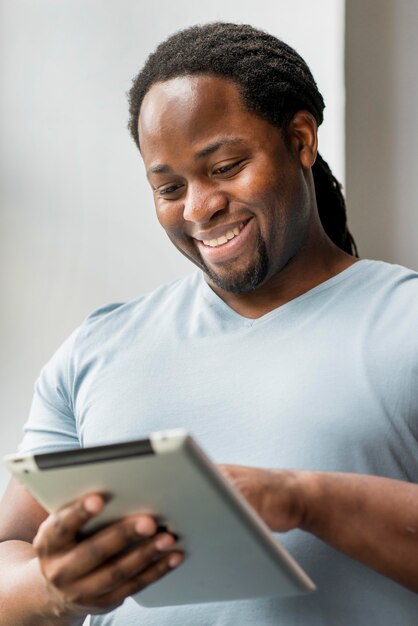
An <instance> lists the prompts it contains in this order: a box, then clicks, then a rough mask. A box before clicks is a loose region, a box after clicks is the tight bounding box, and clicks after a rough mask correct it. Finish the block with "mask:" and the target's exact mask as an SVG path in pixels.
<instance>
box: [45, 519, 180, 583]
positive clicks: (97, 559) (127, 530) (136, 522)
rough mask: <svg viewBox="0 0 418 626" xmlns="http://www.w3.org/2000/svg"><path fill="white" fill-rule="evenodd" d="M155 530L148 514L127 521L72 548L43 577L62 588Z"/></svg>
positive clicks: (50, 566) (155, 525) (47, 569)
mask: <svg viewBox="0 0 418 626" xmlns="http://www.w3.org/2000/svg"><path fill="white" fill-rule="evenodd" d="M156 530H157V524H156V522H155V520H154V519H153V518H152V517H150V516H149V515H147V516H145V515H142V516H141V517H137V518H126V519H124V520H122V521H120V522H118V523H116V524H112V525H111V526H108V527H107V528H104V529H103V530H100V531H98V532H97V533H96V534H94V535H92V536H90V537H88V538H87V539H84V540H83V541H81V542H80V543H78V544H77V545H75V546H74V547H73V548H72V549H71V550H70V551H69V552H68V553H67V554H65V555H63V556H62V557H61V558H59V559H56V560H55V561H54V563H50V564H49V565H48V566H47V567H46V571H45V575H46V576H47V578H48V579H49V580H50V581H51V582H52V583H53V584H54V585H56V586H58V587H60V586H63V585H65V584H66V583H68V582H70V581H74V580H77V579H78V578H82V577H83V576H85V575H88V574H90V572H92V571H93V570H95V569H97V568H98V567H100V566H101V565H103V564H104V563H105V562H106V561H108V560H109V559H111V558H113V557H115V556H116V555H117V554H118V553H120V552H121V551H122V550H125V549H126V548H127V547H129V546H131V545H132V544H133V543H137V542H138V541H140V540H141V539H144V537H149V536H151V535H154V533H155V532H156ZM172 543H173V544H174V539H173V542H172ZM141 546H142V544H141Z"/></svg>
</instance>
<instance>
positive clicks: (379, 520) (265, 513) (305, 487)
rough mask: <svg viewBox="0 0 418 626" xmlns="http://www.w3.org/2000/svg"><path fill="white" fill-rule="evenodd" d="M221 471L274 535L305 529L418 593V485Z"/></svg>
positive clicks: (332, 476)
mask: <svg viewBox="0 0 418 626" xmlns="http://www.w3.org/2000/svg"><path fill="white" fill-rule="evenodd" d="M220 468H221V470H222V471H223V472H224V474H226V476H227V477H228V478H229V479H230V480H231V481H232V482H233V483H234V484H235V486H236V487H238V489H239V490H240V491H241V492H242V493H243V495H244V496H245V497H246V498H247V499H248V500H249V502H250V504H252V505H253V506H254V508H255V509H256V510H257V512H258V513H259V514H260V515H261V517H262V518H263V519H264V521H265V522H266V523H267V524H268V526H269V527H270V528H271V529H272V530H274V531H278V532H285V531H287V530H290V529H292V528H301V529H302V530H306V531H308V532H310V533H312V534H314V535H316V536H317V537H319V538H320V539H322V540H323V541H325V542H326V543H328V544H329V545H331V546H332V547H334V548H336V549H337V550H340V551H341V552H344V553H345V554H347V555H348V556H350V557H352V558H353V559H356V560H358V561H360V562H362V563H364V564H365V565H367V566H369V567H371V568H373V569H375V570H376V571H378V572H380V573H381V574H383V575H385V576H388V577H389V578H392V579H393V580H395V581H396V582H398V583H400V584H401V585H403V586H405V587H407V588H408V589H410V590H411V591H415V592H417V593H418V485H415V484H411V483H408V482H403V481H400V480H393V479H389V478H381V477H377V476H367V475H362V474H343V473H327V472H307V471H284V470H265V469H256V468H251V467H241V466H236V465H223V466H220Z"/></svg>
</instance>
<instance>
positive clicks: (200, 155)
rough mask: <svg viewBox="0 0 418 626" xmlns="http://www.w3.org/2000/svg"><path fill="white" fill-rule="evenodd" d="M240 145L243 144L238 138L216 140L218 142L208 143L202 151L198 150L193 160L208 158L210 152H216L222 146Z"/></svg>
mask: <svg viewBox="0 0 418 626" xmlns="http://www.w3.org/2000/svg"><path fill="white" fill-rule="evenodd" d="M240 143H244V142H243V140H242V139H240V138H238V137H236V138H235V137H233V138H231V137H221V138H220V139H218V141H214V142H213V143H210V144H209V145H208V146H206V147H205V148H203V149H202V150H199V152H197V153H196V155H195V159H201V158H203V157H206V156H208V155H209V154H212V152H216V150H218V149H219V148H222V146H232V145H237V144H240Z"/></svg>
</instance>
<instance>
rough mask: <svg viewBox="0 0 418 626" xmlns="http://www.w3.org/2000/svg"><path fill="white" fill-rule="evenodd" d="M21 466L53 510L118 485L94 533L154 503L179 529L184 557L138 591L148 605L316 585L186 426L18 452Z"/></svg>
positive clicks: (15, 465)
mask: <svg viewBox="0 0 418 626" xmlns="http://www.w3.org/2000/svg"><path fill="white" fill-rule="evenodd" d="M5 462H6V464H7V466H8V467H9V469H10V470H11V471H12V472H13V474H14V475H15V476H16V477H17V478H18V479H19V480H20V481H21V482H22V483H23V484H24V485H25V486H26V487H27V488H28V489H29V491H30V492H31V493H32V494H33V496H34V497H35V498H36V499H37V500H38V501H39V502H40V503H41V505H42V506H43V507H44V508H45V509H46V510H47V511H49V512H52V511H54V510H56V509H58V508H59V507H61V506H63V505H64V504H66V503H68V502H71V501H72V500H75V499H76V498H79V497H80V496H82V495H84V494H87V493H91V492H100V493H106V494H109V496H110V499H109V503H108V504H107V506H106V507H105V509H104V511H103V512H102V513H101V514H100V515H99V516H97V518H95V519H94V520H91V521H90V522H88V523H87V524H86V526H85V527H84V531H85V532H86V533H90V532H93V531H94V530H96V529H97V528H99V527H102V526H104V525H106V524H109V523H110V522H112V521H115V520H117V519H120V518H121V517H123V516H125V515H131V514H133V513H150V514H151V515H154V516H155V517H156V518H157V519H158V522H159V524H160V525H162V526H165V527H166V528H167V529H168V530H169V531H171V532H173V533H175V534H176V535H177V536H178V538H179V540H178V544H177V545H178V546H179V547H181V548H182V549H183V550H184V552H185V560H184V562H183V563H182V564H181V566H180V567H179V568H178V569H176V570H174V571H173V572H171V573H170V574H169V575H167V576H166V577H164V578H162V579H161V580H159V581H158V582H157V583H155V584H153V585H150V586H149V587H147V588H146V589H144V590H143V591H141V592H140V593H138V594H136V595H135V596H134V599H135V600H136V601H137V602H138V603H139V604H141V605H143V606H149V607H151V606H170V605H177V604H194V603H198V602H219V601H227V600H237V599H246V598H255V597H262V596H289V595H296V594H300V593H304V592H308V591H312V590H313V589H315V585H314V584H313V582H312V581H311V580H310V578H309V577H308V576H307V574H306V573H305V572H304V571H303V570H302V569H301V567H300V566H299V565H298V564H297V563H296V562H295V561H294V559H293V558H292V557H291V556H290V555H289V554H288V552H287V551H286V550H285V549H284V548H283V547H282V546H281V545H280V544H279V543H278V541H277V540H276V538H275V537H274V536H273V535H272V533H271V531H270V530H269V528H268V527H267V526H266V524H265V523H264V522H263V521H262V520H261V518H260V517H259V516H258V515H257V514H256V513H255V511H254V510H253V509H252V508H251V507H250V505H249V504H248V503H247V502H246V500H245V499H244V498H243V497H242V496H241V495H240V494H239V493H238V492H237V491H236V490H235V489H234V488H233V487H232V486H231V485H230V484H229V483H228V481H227V480H226V479H225V478H224V477H223V475H222V474H221V473H220V472H219V470H218V469H217V468H216V466H215V465H214V464H213V463H212V462H211V461H210V460H209V459H208V457H207V456H206V455H205V454H204V452H203V451H202V449H201V448H200V447H199V446H198V444H197V443H196V441H195V440H194V439H193V438H192V437H191V436H190V435H188V434H187V432H185V431H183V430H174V431H166V432H158V433H153V434H152V435H151V436H150V438H149V439H144V440H139V441H128V442H124V443H116V444H112V445H106V446H96V447H91V448H82V449H77V450H70V451H68V450H67V451H62V452H51V453H47V454H29V455H10V456H7V457H5Z"/></svg>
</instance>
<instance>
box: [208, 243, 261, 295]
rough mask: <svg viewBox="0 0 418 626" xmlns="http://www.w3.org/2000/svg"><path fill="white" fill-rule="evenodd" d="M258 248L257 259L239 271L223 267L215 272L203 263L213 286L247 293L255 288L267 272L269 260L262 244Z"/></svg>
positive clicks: (232, 291)
mask: <svg viewBox="0 0 418 626" xmlns="http://www.w3.org/2000/svg"><path fill="white" fill-rule="evenodd" d="M261 248H262V249H261V250H260V249H259V254H258V255H257V259H256V260H255V261H254V262H253V264H252V265H251V266H249V267H247V268H246V269H243V270H241V271H239V270H236V269H234V270H233V269H232V268H231V269H230V270H227V269H224V271H223V272H222V273H221V272H216V271H214V270H213V269H212V268H210V267H207V266H206V265H205V269H204V271H205V273H206V275H207V277H208V279H209V281H210V282H211V283H212V284H213V286H214V287H218V288H219V289H222V290H223V291H227V292H229V293H249V292H251V291H254V289H257V287H259V286H260V285H261V284H262V283H263V282H264V280H265V278H266V277H267V274H268V268H269V262H268V258H267V253H266V251H265V248H264V246H261Z"/></svg>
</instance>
